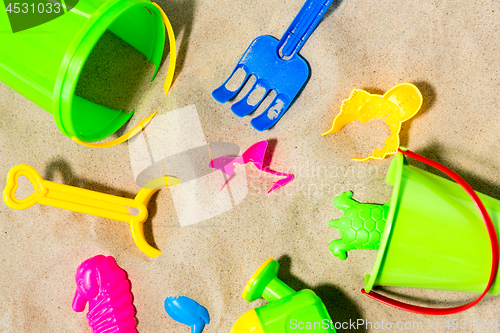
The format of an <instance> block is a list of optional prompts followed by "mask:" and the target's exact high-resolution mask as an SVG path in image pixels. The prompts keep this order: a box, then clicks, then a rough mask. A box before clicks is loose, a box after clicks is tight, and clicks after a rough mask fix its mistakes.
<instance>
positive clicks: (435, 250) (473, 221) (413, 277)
mask: <svg viewBox="0 0 500 333" xmlns="http://www.w3.org/2000/svg"><path fill="white" fill-rule="evenodd" d="M386 180H387V182H388V183H390V184H392V185H393V186H394V192H393V194H392V199H391V203H390V205H391V206H390V210H389V215H388V218H387V223H386V225H385V230H384V234H383V238H382V240H381V243H380V247H379V251H378V253H377V258H376V261H375V266H374V268H373V272H372V274H371V275H368V274H367V275H366V277H365V286H364V287H365V288H364V289H365V291H366V292H367V293H369V292H370V290H371V289H372V287H373V286H376V285H380V286H394V287H409V288H421V289H435V290H447V291H460V292H468V293H482V292H483V291H484V290H485V288H486V286H487V283H488V279H489V277H490V273H491V270H492V248H491V242H490V238H489V236H488V232H487V231H486V229H485V223H484V221H483V220H482V218H481V215H480V213H479V211H478V208H477V207H476V206H475V204H474V202H473V201H472V200H471V198H470V197H469V196H468V195H467V193H466V192H465V191H464V189H463V188H462V187H461V186H460V185H459V184H457V183H455V182H452V181H450V180H447V179H445V178H442V177H439V176H436V175H434V174H431V173H429V172H426V171H424V170H421V169H419V168H417V167H414V166H410V165H409V164H408V162H407V161H406V159H405V157H404V156H403V154H401V153H399V154H397V155H396V156H395V157H394V160H393V162H392V164H391V166H390V169H389V172H388V174H387V178H386ZM476 194H477V195H478V196H479V198H480V199H481V201H482V202H483V204H484V206H485V207H486V209H487V211H488V213H489V215H490V217H491V220H492V222H493V224H494V227H495V229H496V230H497V237H498V230H499V229H498V227H499V224H500V201H498V200H496V199H493V198H491V197H489V196H487V195H484V194H481V193H477V192H476ZM499 293H500V284H499V283H497V282H496V281H495V282H494V283H493V285H492V287H491V289H490V290H489V294H493V295H498V294H499Z"/></svg>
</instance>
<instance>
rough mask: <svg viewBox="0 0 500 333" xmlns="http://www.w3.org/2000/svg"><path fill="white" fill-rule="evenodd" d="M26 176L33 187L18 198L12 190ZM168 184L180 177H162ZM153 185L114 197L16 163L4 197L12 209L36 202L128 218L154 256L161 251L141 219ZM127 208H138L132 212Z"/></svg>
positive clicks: (137, 241)
mask: <svg viewBox="0 0 500 333" xmlns="http://www.w3.org/2000/svg"><path fill="white" fill-rule="evenodd" d="M21 176H25V177H26V178H28V180H29V181H30V182H31V184H32V185H33V188H34V189H35V191H34V192H33V193H32V194H31V195H29V196H28V197H27V198H24V199H17V198H16V197H15V192H16V190H17V188H18V186H19V184H18V182H19V177H21ZM164 179H165V183H166V185H167V186H175V185H179V183H180V180H179V179H177V178H173V177H165V178H164ZM157 190H158V189H156V188H151V189H148V188H143V189H141V190H140V191H139V193H138V194H137V196H136V197H135V199H128V198H122V197H117V196H114V195H109V194H104V193H100V192H95V191H91V190H87V189H83V188H78V187H73V186H69V185H63V184H58V183H54V182H51V181H48V180H44V179H42V177H41V176H40V174H39V173H38V172H37V171H36V170H35V169H34V168H32V167H31V166H29V165H24V164H20V165H16V166H15V167H13V168H12V169H10V171H9V173H8V175H7V185H6V187H5V189H4V191H3V200H4V201H5V203H6V204H7V206H9V207H10V208H12V209H17V210H22V209H27V208H29V207H31V206H33V205H35V204H37V203H39V204H41V205H47V206H52V207H57V208H62V209H67V210H70V211H73V212H77V213H84V214H90V215H95V216H100V217H104V218H107V219H112V220H117V221H121V222H128V223H129V224H130V230H131V231H132V238H133V239H134V242H135V244H136V245H137V247H138V248H139V249H140V250H141V251H142V252H144V254H146V255H148V256H150V257H153V258H156V257H157V256H158V255H160V254H161V251H159V250H157V249H155V248H153V247H152V246H150V245H149V244H148V243H147V241H146V238H145V237H144V229H143V223H144V222H145V221H146V219H147V218H148V208H147V204H148V202H149V199H151V196H152V195H153V194H154V193H155V192H156V191H157ZM128 208H135V209H137V214H136V215H133V214H132V213H130V212H129V210H128Z"/></svg>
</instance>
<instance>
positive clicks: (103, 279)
mask: <svg viewBox="0 0 500 333" xmlns="http://www.w3.org/2000/svg"><path fill="white" fill-rule="evenodd" d="M75 280H76V293H75V298H74V299H73V310H75V311H76V312H82V311H83V310H85V306H86V305H87V302H88V303H89V312H88V313H87V318H88V320H89V325H90V327H91V328H92V332H93V333H115V332H121V333H137V330H136V329H135V327H136V326H137V321H136V320H135V317H134V315H135V309H134V306H133V305H132V300H133V297H132V293H131V292H130V282H129V281H128V280H127V274H126V273H125V271H124V270H123V269H121V268H120V267H119V266H118V264H117V263H116V261H115V258H113V257H111V256H110V257H106V256H103V255H98V256H95V257H92V258H90V259H87V260H85V261H84V262H83V263H81V264H80V266H79V267H78V269H77V270H76V275H75Z"/></svg>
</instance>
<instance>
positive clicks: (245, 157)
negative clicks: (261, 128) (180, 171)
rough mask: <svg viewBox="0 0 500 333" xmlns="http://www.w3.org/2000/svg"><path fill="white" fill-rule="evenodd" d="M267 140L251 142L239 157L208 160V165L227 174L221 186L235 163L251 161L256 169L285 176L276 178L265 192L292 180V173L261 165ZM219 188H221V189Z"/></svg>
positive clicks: (231, 172) (229, 177) (232, 172)
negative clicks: (273, 169)
mask: <svg viewBox="0 0 500 333" xmlns="http://www.w3.org/2000/svg"><path fill="white" fill-rule="evenodd" d="M267 144H268V143H267V141H260V142H257V143H255V144H253V145H252V146H251V147H250V148H248V149H247V150H246V151H245V152H244V153H243V154H242V155H241V156H240V157H226V156H223V157H218V158H215V159H213V160H211V161H210V167H211V168H214V169H217V170H220V171H222V172H223V173H225V174H226V175H227V180H226V182H225V183H224V185H222V188H224V186H226V184H227V182H228V181H229V179H231V176H232V175H233V174H234V169H235V168H236V165H237V164H247V163H250V162H252V163H253V164H254V165H255V166H256V167H257V169H259V170H261V171H264V172H267V173H270V174H273V175H276V176H283V177H285V178H283V179H280V180H278V181H277V182H275V183H274V185H273V187H271V189H270V190H269V192H267V193H271V192H272V191H274V190H276V189H278V188H280V187H281V186H283V185H286V184H288V183H289V182H291V181H292V179H293V175H291V174H287V173H280V172H275V171H271V170H269V168H267V167H265V168H264V167H263V164H264V156H265V153H266V149H267ZM222 188H221V190H222Z"/></svg>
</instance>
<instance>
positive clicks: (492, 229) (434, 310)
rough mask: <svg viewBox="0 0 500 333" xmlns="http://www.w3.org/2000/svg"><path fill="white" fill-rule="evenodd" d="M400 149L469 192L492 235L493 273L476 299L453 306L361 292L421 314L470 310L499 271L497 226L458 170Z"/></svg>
mask: <svg viewBox="0 0 500 333" xmlns="http://www.w3.org/2000/svg"><path fill="white" fill-rule="evenodd" d="M398 151H399V152H400V153H402V154H403V155H406V156H408V157H411V158H413V159H415V160H417V161H420V162H422V163H425V164H427V165H430V166H432V167H434V168H436V169H439V170H440V171H442V172H444V173H445V174H447V175H448V176H450V177H451V178H452V179H453V180H454V181H456V182H457V183H458V184H460V186H462V187H463V188H464V190H465V192H467V194H468V195H469V196H470V197H471V199H472V201H474V203H475V204H476V207H477V208H478V209H479V212H480V213H481V215H482V217H483V220H484V223H485V225H486V229H487V230H488V235H489V237H490V242H491V255H492V263H491V274H490V279H489V281H488V285H487V286H486V289H485V290H484V292H483V293H482V294H481V295H480V296H479V297H478V298H477V299H476V300H474V301H472V302H470V303H467V304H464V305H461V306H457V307H453V308H428V307H423V306H417V305H412V304H408V303H404V302H400V301H397V300H395V299H392V298H389V297H386V296H383V295H381V294H379V293H376V292H374V291H370V292H369V293H367V292H366V291H365V289H361V292H362V293H363V295H365V296H368V297H370V298H372V299H374V300H376V301H379V302H381V303H384V304H386V305H389V306H392V307H394V308H397V309H400V310H405V311H408V312H413V313H419V314H424V315H432V316H442V315H449V314H454V313H459V312H462V311H465V310H468V309H470V308H472V307H473V306H474V305H476V304H477V303H479V301H481V299H483V297H484V296H485V295H486V294H487V293H488V291H489V290H490V288H491V286H492V285H493V282H494V281H495V279H496V276H497V271H498V256H499V254H498V252H499V251H498V239H497V233H496V230H495V226H494V225H493V222H492V221H491V217H490V215H489V213H488V211H487V210H486V208H485V207H484V204H483V202H482V201H481V199H479V197H478V195H477V193H476V192H474V190H473V189H472V187H471V186H470V185H469V184H468V183H467V182H466V181H465V180H464V179H463V178H462V177H460V176H459V175H458V174H457V173H456V172H454V171H453V170H451V169H449V168H447V167H445V166H444V165H442V164H440V163H438V162H436V161H433V160H431V159H429V158H427V157H424V156H422V155H419V154H417V153H414V152H412V151H410V150H407V149H406V148H399V149H398Z"/></svg>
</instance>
